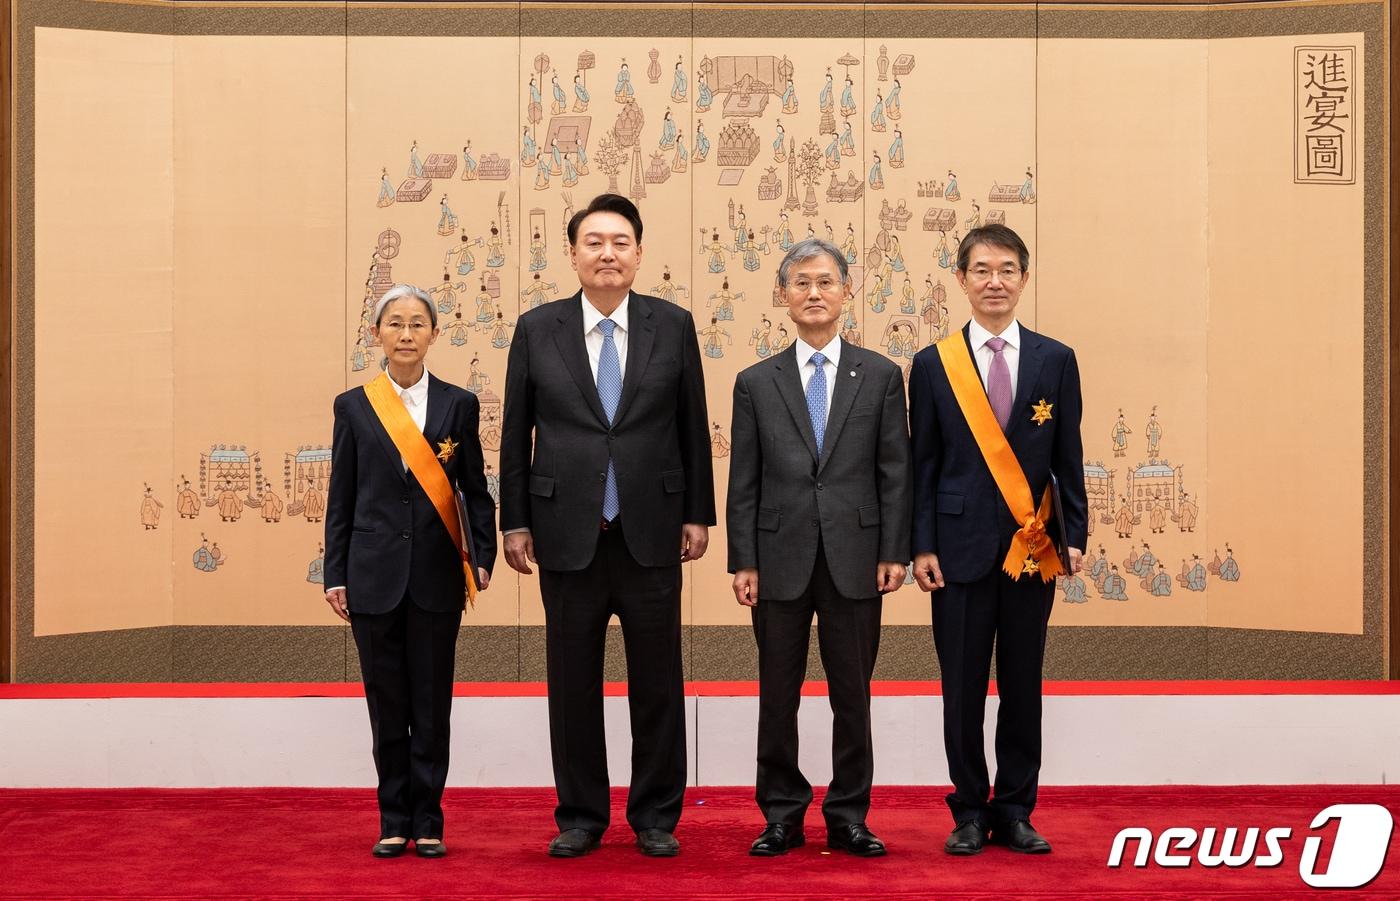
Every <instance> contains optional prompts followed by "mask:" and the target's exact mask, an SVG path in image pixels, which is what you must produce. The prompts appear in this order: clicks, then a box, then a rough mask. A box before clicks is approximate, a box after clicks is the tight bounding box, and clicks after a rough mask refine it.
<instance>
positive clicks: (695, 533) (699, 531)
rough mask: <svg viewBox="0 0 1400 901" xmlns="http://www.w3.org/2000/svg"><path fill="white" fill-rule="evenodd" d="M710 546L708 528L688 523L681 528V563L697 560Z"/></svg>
mask: <svg viewBox="0 0 1400 901" xmlns="http://www.w3.org/2000/svg"><path fill="white" fill-rule="evenodd" d="M709 546H710V527H709V526H702V525H697V524H696V523H693V522H688V523H686V524H685V525H683V526H681V562H682V563H684V562H686V561H687V560H699V559H700V558H701V557H703V556H705V549H706V548H708V547H709Z"/></svg>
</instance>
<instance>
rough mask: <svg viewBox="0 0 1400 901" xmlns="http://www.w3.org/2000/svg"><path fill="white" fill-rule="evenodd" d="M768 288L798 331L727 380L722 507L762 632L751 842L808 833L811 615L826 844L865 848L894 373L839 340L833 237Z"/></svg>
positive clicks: (899, 512) (892, 549)
mask: <svg viewBox="0 0 1400 901" xmlns="http://www.w3.org/2000/svg"><path fill="white" fill-rule="evenodd" d="M778 285H779V287H780V289H781V290H782V291H783V294H784V297H785V298H786V300H787V305H788V315H789V316H790V317H791V318H792V320H793V321H794V322H795V323H797V341H796V343H794V344H793V345H792V346H791V347H789V348H788V349H787V350H785V351H783V352H782V353H780V354H778V355H777V356H774V357H772V358H770V359H768V360H764V361H763V362H761V363H758V364H757V365H754V366H750V367H749V368H748V369H745V370H744V371H743V372H741V373H739V377H738V380H737V381H736V382H735V384H734V426H733V432H732V434H733V442H732V446H733V454H732V456H731V458H730V469H729V502H728V508H727V526H728V534H729V571H730V572H732V573H734V595H735V597H736V598H737V599H738V601H739V603H740V604H743V605H745V606H747V607H750V608H752V615H753V626H754V635H755V636H756V638H757V640H758V669H759V714H758V776H757V785H756V796H757V800H758V805H759V808H760V809H761V810H762V811H763V815H764V819H765V821H766V823H767V825H766V826H765V828H764V830H763V832H762V834H761V835H759V837H758V839H757V840H756V841H755V842H754V843H753V845H752V847H751V848H750V849H749V853H750V854H753V855H755V856H759V857H771V856H775V855H779V854H783V853H785V852H786V851H787V850H788V849H789V848H793V847H797V846H799V845H802V844H803V843H804V842H805V837H804V835H803V829H802V822H803V818H804V816H805V814H806V811H807V806H808V805H809V804H810V803H811V801H812V786H811V784H810V783H808V781H807V779H806V778H805V777H804V776H803V775H802V771H801V770H800V769H799V768H798V765H797V741H798V739H797V706H798V702H799V698H800V692H801V688H802V680H803V677H804V675H805V673H806V669H807V645H808V636H809V634H810V631H811V626H812V616H813V614H814V613H815V614H816V617H817V639H818V644H819V647H820V649H821V657H822V665H823V667H825V669H826V675H827V680H828V683H827V684H828V689H829V694H830V701H831V710H832V714H833V718H834V723H833V736H832V764H833V766H832V769H833V775H832V780H831V786H830V788H829V790H828V791H827V795H826V800H825V801H824V802H823V804H822V815H823V817H824V818H825V819H826V825H827V845H828V846H830V847H832V848H840V849H843V850H846V851H849V852H850V853H852V854H856V855H859V856H862V857H875V856H878V855H881V854H884V853H885V845H884V843H883V842H881V841H880V839H878V838H876V837H875V835H874V834H873V833H871V831H870V830H869V829H868V828H867V827H866V824H865V819H866V813H867V811H868V810H869V808H870V785H871V781H872V778H873V775H874V753H873V749H872V745H871V739H870V677H871V674H872V673H873V672H874V669H875V655H876V653H877V652H878V650H879V647H880V608H881V594H882V593H883V592H887V591H894V590H895V589H896V588H898V587H899V586H900V585H901V584H902V583H903V581H904V572H905V567H904V562H903V561H905V560H907V559H908V551H909V547H908V541H909V519H910V495H909V489H910V482H911V472H910V464H909V430H908V425H907V420H906V419H905V408H904V380H903V378H902V377H901V375H900V372H899V367H897V366H895V365H894V364H893V363H891V362H890V361H889V360H887V359H885V358H884V357H882V356H880V355H879V354H876V353H872V352H870V351H868V350H865V349H863V348H860V347H856V346H855V345H853V344H848V343H846V342H845V341H843V340H842V339H841V338H840V337H839V321H840V319H841V311H842V307H843V306H844V304H845V303H846V302H847V301H848V300H849V299H850V296H851V279H850V273H849V271H848V269H847V266H846V259H845V256H844V255H843V254H842V253H841V251H840V250H839V249H838V248H837V247H836V246H835V245H833V244H831V243H830V242H828V241H823V240H821V239H818V238H808V239H807V240H805V241H800V242H798V243H797V244H795V245H794V246H793V247H792V249H791V250H789V251H788V254H787V256H786V257H785V258H784V259H783V262H782V264H781V265H780V266H779V268H778ZM760 574H761V576H762V581H761V585H762V587H760Z"/></svg>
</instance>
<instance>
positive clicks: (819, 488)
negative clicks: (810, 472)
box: [817, 482, 823, 491]
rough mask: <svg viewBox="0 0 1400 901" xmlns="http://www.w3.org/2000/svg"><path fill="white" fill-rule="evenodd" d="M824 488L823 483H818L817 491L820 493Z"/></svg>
mask: <svg viewBox="0 0 1400 901" xmlns="http://www.w3.org/2000/svg"><path fill="white" fill-rule="evenodd" d="M822 487H823V486H822V483H821V482H818V483H817V490H818V491H821V490H822Z"/></svg>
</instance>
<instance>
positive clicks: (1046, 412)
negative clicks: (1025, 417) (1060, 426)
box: [1031, 397, 1055, 425]
mask: <svg viewBox="0 0 1400 901" xmlns="http://www.w3.org/2000/svg"><path fill="white" fill-rule="evenodd" d="M1054 406H1055V405H1054V404H1047V403H1046V402H1045V398H1043V397H1042V398H1041V399H1040V403H1038V404H1031V409H1032V410H1034V411H1035V412H1034V413H1032V414H1031V422H1033V423H1035V424H1036V425H1045V423H1047V422H1049V421H1050V419H1052V418H1053V417H1051V415H1050V409H1051V408H1052V407H1054Z"/></svg>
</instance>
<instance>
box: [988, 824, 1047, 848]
mask: <svg viewBox="0 0 1400 901" xmlns="http://www.w3.org/2000/svg"><path fill="white" fill-rule="evenodd" d="M992 843H993V844H997V845H1005V846H1006V847H1008V848H1010V849H1011V850H1012V851H1015V852H1016V853H1018V854H1049V853H1050V843H1049V842H1047V841H1046V840H1045V836H1043V835H1041V834H1040V833H1039V832H1036V831H1035V827H1034V826H1032V825H1031V824H1030V823H1029V822H1028V821H1026V820H1013V821H1011V822H1010V823H1007V824H1006V825H1005V826H997V827H996V828H994V829H993V830H992Z"/></svg>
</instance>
